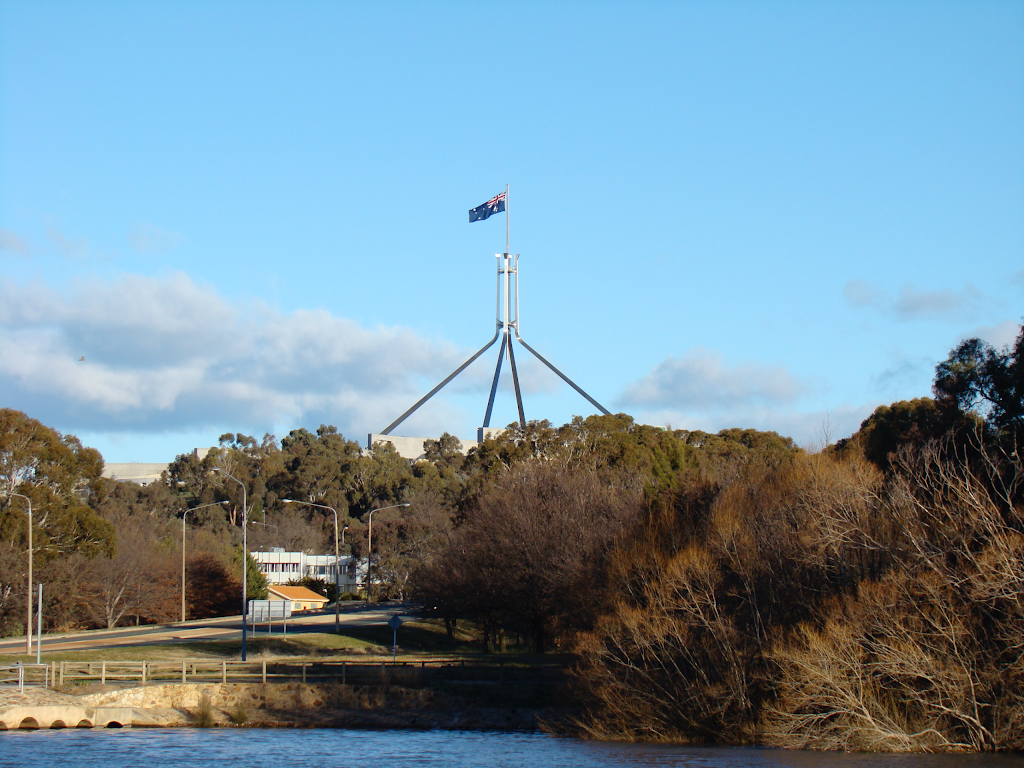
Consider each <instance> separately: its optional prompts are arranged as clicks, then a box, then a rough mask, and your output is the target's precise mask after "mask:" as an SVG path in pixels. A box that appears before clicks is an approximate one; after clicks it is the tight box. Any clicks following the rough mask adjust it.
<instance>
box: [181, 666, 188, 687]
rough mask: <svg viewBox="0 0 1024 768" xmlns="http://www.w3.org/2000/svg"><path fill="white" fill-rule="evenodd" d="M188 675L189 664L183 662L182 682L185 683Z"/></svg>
mask: <svg viewBox="0 0 1024 768" xmlns="http://www.w3.org/2000/svg"><path fill="white" fill-rule="evenodd" d="M187 673H188V662H187V661H183V662H181V682H183V683H184V682H185V678H186V675H187Z"/></svg>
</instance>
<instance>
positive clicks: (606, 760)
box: [0, 728, 1024, 768]
mask: <svg viewBox="0 0 1024 768" xmlns="http://www.w3.org/2000/svg"><path fill="white" fill-rule="evenodd" d="M207 765H215V766H217V767H218V768H233V766H238V767H239V768H242V767H243V766H244V767H245V768H263V766H267V767H270V768H307V767H308V768H342V767H348V766H353V767H355V766H359V768H378V767H379V766H388V767H389V768H390V767H392V766H395V767H397V768H404V767H406V766H408V767H409V768H414V767H415V768H434V767H435V766H436V767H438V768H441V767H442V766H443V767H444V768H449V767H450V766H458V767H459V768H477V767H479V768H598V767H601V768H603V767H604V766H612V767H613V768H614V767H616V766H623V767H627V768H629V767H633V766H636V767H638V768H639V767H643V768H660V767H661V766H687V767H688V768H1011V766H1012V767H1014V768H1016V767H1017V766H1024V758H1022V757H1021V756H1015V755H862V754H852V755H848V754H833V753H812V752H787V751H778V750H767V749H736V748H719V747H676V746H665V745H638V744H609V743H602V742H592V741H578V740H575V739H556V738H552V737H550V736H543V735H539V734H524V733H487V732H485V733H481V732H470V731H345V730H313V729H308V730H307V729H303V730H291V729H289V730H282V729H255V728H254V729H210V730H200V729H145V730H143V729H139V730H124V731H34V732H25V731H9V732H5V733H0V766H3V768H7V766H12V767H13V766H18V768H23V767H26V766H59V767H60V768H79V766H103V768H122V767H124V768H127V767H128V766H131V768H136V767H137V766H144V768H158V767H162V766H174V767H177V766H207Z"/></svg>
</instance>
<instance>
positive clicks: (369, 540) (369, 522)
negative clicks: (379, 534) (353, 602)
mask: <svg viewBox="0 0 1024 768" xmlns="http://www.w3.org/2000/svg"><path fill="white" fill-rule="evenodd" d="M408 506H409V505H408V504H392V505H391V506H390V507H380V508H378V509H371V510H370V514H369V515H367V517H366V602H370V583H371V582H370V556H371V555H373V513H374V512H383V511H384V510H385V509H398V508H399V507H408Z"/></svg>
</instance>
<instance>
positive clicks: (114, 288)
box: [0, 274, 468, 432]
mask: <svg viewBox="0 0 1024 768" xmlns="http://www.w3.org/2000/svg"><path fill="white" fill-rule="evenodd" d="M466 357H468V354H466V353H465V352H464V351H463V350H460V349H458V348H457V347H456V346H455V345H452V344H448V343H444V342H439V341H436V340H431V339H427V338H424V337H423V336H421V335H419V334H417V333H416V332H414V331H412V330H410V329H406V328H389V327H376V328H364V327H362V326H360V325H359V324H358V323H355V322H352V321H350V320H346V319H344V318H339V317H336V316H334V315H331V314H330V313H328V312H326V311H317V310H299V311H296V312H292V313H290V314H281V313H279V312H277V311H275V310H273V309H270V308H268V307H266V306H257V305H253V306H247V307H246V306H237V305H232V304H230V303H228V302H227V301H225V300H224V299H223V298H222V297H221V296H219V295H218V294H217V293H216V292H215V291H214V290H213V289H211V288H208V287H205V286H201V285H197V284H195V283H194V282H192V280H190V279H189V278H188V277H187V276H186V275H183V274H176V275H172V276H170V277H169V278H162V279H157V278H149V277H141V276H136V275H131V276H123V277H121V278H119V279H117V280H115V281H99V280H94V281H90V282H86V283H82V284H79V285H78V286H77V287H76V288H75V289H74V290H72V291H71V292H70V293H69V294H67V295H65V294H61V293H59V292H57V291H54V290H53V289H50V288H47V287H44V286H41V285H27V286H26V285H19V284H16V283H14V282H13V281H10V280H6V281H0V397H2V402H3V404H4V405H5V406H7V407H15V408H19V409H21V410H25V411H26V412H28V413H29V415H31V416H32V417H34V418H37V419H40V420H41V421H43V422H44V423H47V424H50V425H53V426H58V428H60V429H62V430H63V431H82V430H86V431H100V432H174V431H183V430H188V429H195V428H206V427H220V426H225V425H227V426H231V425H236V426H235V428H236V429H245V428H249V429H253V430H254V431H255V428H256V426H261V425H265V428H267V429H270V428H272V426H273V425H275V424H291V425H295V426H298V425H301V424H305V425H316V424H319V423H330V424H336V425H338V426H339V427H342V428H343V429H347V428H350V427H351V426H352V425H357V426H360V427H364V426H365V425H367V424H369V425H371V426H373V425H378V424H380V425H383V424H386V423H388V422H389V421H391V420H392V419H393V418H394V417H395V416H396V415H397V414H399V413H401V412H402V411H404V410H405V408H407V407H408V406H409V405H411V404H412V403H413V402H415V400H416V399H418V398H419V397H420V396H421V395H422V394H423V392H424V391H425V388H424V382H430V384H431V385H432V384H434V383H436V382H437V381H439V380H440V379H441V378H442V377H443V376H445V375H447V374H448V373H450V372H451V371H452V370H453V369H454V368H455V367H456V366H457V365H458V364H459V363H461V362H462V361H463V360H464V359H465V358H466ZM436 410H441V411H445V406H444V405H443V404H441V405H440V408H439V409H436ZM442 415H443V414H442ZM374 428H377V429H379V428H380V427H379V426H375V427H374Z"/></svg>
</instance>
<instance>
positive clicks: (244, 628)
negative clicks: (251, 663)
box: [213, 467, 249, 661]
mask: <svg viewBox="0 0 1024 768" xmlns="http://www.w3.org/2000/svg"><path fill="white" fill-rule="evenodd" d="M213 471H214V472H220V473H221V474H222V475H224V477H226V478H228V479H230V480H234V481H235V482H236V483H238V484H239V485H240V486H242V661H245V636H246V634H247V631H248V625H247V624H246V614H247V613H248V612H249V604H248V602H247V601H246V580H247V579H248V573H247V571H248V568H247V566H248V564H249V547H248V546H247V542H246V540H245V529H246V526H245V524H246V521H247V520H248V518H249V510H248V509H247V508H246V506H245V505H246V497H245V483H243V482H242V481H241V480H239V479H238V478H237V477H234V476H233V475H230V474H228V473H227V472H226V471H225V470H223V469H221V468H220V467H214V468H213Z"/></svg>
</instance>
